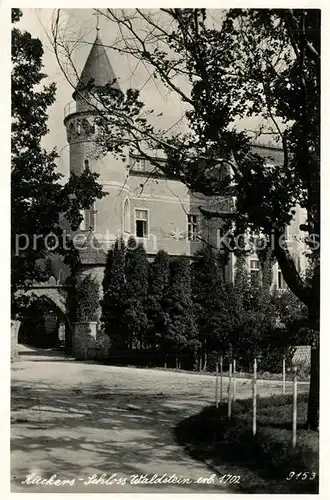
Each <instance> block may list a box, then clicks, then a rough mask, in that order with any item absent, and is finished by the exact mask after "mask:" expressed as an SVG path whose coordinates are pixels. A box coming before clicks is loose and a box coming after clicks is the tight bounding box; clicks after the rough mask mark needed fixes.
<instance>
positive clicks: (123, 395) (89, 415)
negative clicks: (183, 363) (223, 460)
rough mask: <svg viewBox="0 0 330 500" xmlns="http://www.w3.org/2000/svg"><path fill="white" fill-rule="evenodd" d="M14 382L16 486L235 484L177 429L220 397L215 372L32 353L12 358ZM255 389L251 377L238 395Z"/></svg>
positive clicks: (91, 488)
mask: <svg viewBox="0 0 330 500" xmlns="http://www.w3.org/2000/svg"><path fill="white" fill-rule="evenodd" d="M224 382H225V383H224V391H225V390H226V384H227V380H225V381H224ZM11 384H12V411H11V418H12V424H11V491H12V492H26V493H32V492H44V493H54V492H56V493H67V492H68V493H134V492H135V493H153V492H157V493H204V492H209V493H229V492H231V490H230V486H229V485H228V484H226V485H223V484H220V483H219V480H218V478H219V477H221V470H219V471H218V474H217V475H216V477H212V474H213V473H214V471H212V470H211V469H210V468H208V466H207V464H204V463H200V462H197V461H195V460H193V459H192V458H191V457H190V456H189V455H188V454H187V453H186V452H185V451H184V450H183V449H182V448H181V447H180V446H179V445H178V444H177V443H176V441H175V436H174V432H173V430H174V428H175V425H176V424H177V423H178V422H180V421H181V420H182V419H184V418H185V417H188V416H189V415H192V414H194V413H198V412H199V411H200V410H201V409H202V408H203V407H204V406H206V405H209V404H212V403H214V392H215V378H214V377H210V376H208V375H199V374H190V373H175V372H166V371H161V370H152V369H137V368H126V367H114V366H104V365H98V364H91V363H83V362H77V361H74V360H72V359H69V358H63V357H61V356H58V357H56V356H48V355H45V356H40V355H39V356H38V355H35V354H34V353H33V352H26V353H25V355H23V356H21V357H20V358H19V360H18V361H16V362H13V363H12V380H11ZM280 390H281V387H280V383H279V382H276V381H272V382H265V383H260V386H259V393H260V394H262V395H266V394H270V393H279V392H280ZM288 390H291V389H290V387H289V388H288ZM250 396H251V381H247V380H239V381H238V382H237V397H238V398H243V397H250ZM232 473H233V474H235V471H234V470H233V471H232ZM102 474H103V476H102ZM54 475H56V476H55V477H54ZM154 475H156V476H154ZM52 476H53V478H52V479H50V478H51V477H52ZM141 476H143V477H141ZM153 476H154V479H153V480H152V479H151V478H152V477H153ZM38 477H39V480H40V481H41V480H43V482H44V483H46V484H35V482H36V480H37V479H38ZM132 478H135V479H132ZM156 478H157V480H156ZM200 478H203V479H200ZM207 480H209V484H207V483H206V482H204V483H203V484H200V483H199V482H198V481H207ZM47 481H48V483H47ZM56 481H58V482H59V484H58V485H55V484H54V482H56ZM65 481H70V483H66V484H65ZM134 481H135V484H132V483H134ZM157 481H158V483H159V484H155V482H157ZM166 481H167V483H166ZM168 481H170V484H169V483H168ZM106 482H107V483H106Z"/></svg>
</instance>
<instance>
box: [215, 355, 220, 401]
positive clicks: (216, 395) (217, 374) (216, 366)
mask: <svg viewBox="0 0 330 500" xmlns="http://www.w3.org/2000/svg"><path fill="white" fill-rule="evenodd" d="M218 389H219V363H218V361H217V362H216V364H215V407H216V408H218V407H219V400H218V395H219V390H218Z"/></svg>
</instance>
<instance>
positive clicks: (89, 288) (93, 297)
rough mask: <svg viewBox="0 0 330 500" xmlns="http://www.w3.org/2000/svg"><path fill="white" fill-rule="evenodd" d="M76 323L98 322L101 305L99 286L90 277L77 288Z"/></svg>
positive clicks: (86, 277)
mask: <svg viewBox="0 0 330 500" xmlns="http://www.w3.org/2000/svg"><path fill="white" fill-rule="evenodd" d="M75 300H76V321H78V322H79V321H97V320H98V311H99V305H100V291H99V285H98V283H97V282H96V280H95V279H93V278H92V277H91V276H90V275H87V276H85V277H84V278H83V279H82V280H81V281H80V282H79V283H78V284H77V286H76V295H75Z"/></svg>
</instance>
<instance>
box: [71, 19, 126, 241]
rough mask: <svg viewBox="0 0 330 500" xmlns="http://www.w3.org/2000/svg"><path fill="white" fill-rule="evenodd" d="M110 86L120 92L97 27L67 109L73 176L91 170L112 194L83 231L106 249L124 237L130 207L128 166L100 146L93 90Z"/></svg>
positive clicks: (84, 224)
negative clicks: (126, 215) (90, 233)
mask: <svg viewBox="0 0 330 500" xmlns="http://www.w3.org/2000/svg"><path fill="white" fill-rule="evenodd" d="M106 84H110V85H112V87H113V88H115V89H117V90H120V87H119V84H118V82H117V79H116V76H115V73H114V70H113V68H112V66H111V64H110V61H109V58H108V55H107V52H106V49H105V47H104V45H103V43H102V41H101V38H100V36H99V28H98V27H97V34H96V38H95V40H94V43H93V45H92V47H91V50H90V53H89V55H88V58H87V60H86V63H85V66H84V68H83V70H82V73H81V75H80V78H79V82H78V84H77V87H76V89H75V91H74V92H73V94H72V97H73V99H74V100H73V101H72V102H70V103H69V104H67V106H66V107H65V112H64V125H65V127H66V131H67V140H68V143H69V147H70V172H74V173H75V174H76V175H81V174H82V172H83V171H84V169H86V168H89V169H90V170H91V172H95V173H97V174H99V179H98V182H99V183H100V184H102V186H103V189H104V191H105V192H107V193H108V195H107V196H106V197H104V198H103V199H102V200H96V202H95V204H94V206H93V207H91V208H90V210H86V211H85V214H84V221H83V222H82V224H81V231H87V232H91V231H92V232H93V233H94V235H95V237H96V238H97V240H98V241H99V242H100V243H101V245H103V246H104V248H105V247H108V245H109V243H112V242H113V241H114V240H115V239H116V238H117V237H118V236H119V235H120V234H122V233H123V231H124V207H127V204H128V203H129V188H128V186H127V185H126V182H125V181H126V175H127V172H126V168H125V164H124V162H123V161H122V160H120V159H116V158H114V157H113V155H112V154H111V153H108V154H106V155H104V154H102V153H101V148H100V146H99V144H98V143H97V135H98V133H99V131H98V127H97V124H96V123H95V122H96V121H97V120H96V118H97V115H98V111H97V108H98V105H99V104H98V102H97V100H96V99H95V98H93V96H92V95H91V93H90V90H89V89H90V88H91V87H96V88H100V87H104V86H105V85H106ZM126 210H127V208H126Z"/></svg>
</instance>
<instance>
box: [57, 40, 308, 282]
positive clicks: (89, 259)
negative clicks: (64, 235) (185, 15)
mask: <svg viewBox="0 0 330 500" xmlns="http://www.w3.org/2000/svg"><path fill="white" fill-rule="evenodd" d="M91 81H93V84H94V85H95V86H96V87H102V86H104V85H106V84H109V83H110V84H112V85H113V86H114V88H117V89H119V85H118V81H117V79H116V75H115V73H114V71H113V68H112V66H111V63H110V61H109V58H108V55H107V53H106V50H105V48H104V46H103V44H102V41H101V38H100V36H99V32H98V31H97V36H96V39H95V41H94V43H93V45H92V47H91V50H90V53H89V56H88V58H87V61H86V64H85V66H84V68H83V71H82V73H81V76H80V80H79V83H78V85H77V89H76V91H75V92H74V93H73V99H74V101H73V102H71V103H69V104H68V105H67V106H66V108H65V116H64V125H65V127H66V131H67V140H68V143H69V147H70V171H71V172H74V173H75V174H77V175H79V174H81V173H82V172H83V171H84V169H85V168H89V169H90V170H91V171H92V172H96V173H98V174H99V179H98V182H99V183H101V184H102V185H103V187H104V190H105V191H106V192H108V195H107V196H105V197H104V198H103V199H101V200H97V201H96V202H95V203H94V206H93V207H91V208H90V210H86V211H85V212H84V214H83V216H84V219H83V222H82V224H81V227H80V230H81V231H82V232H83V233H85V234H86V235H87V234H90V233H92V234H93V238H94V239H95V240H97V241H98V242H99V244H100V249H99V250H95V248H94V249H91V248H87V249H85V250H84V251H82V252H81V262H82V264H83V265H85V268H86V269H88V268H93V269H94V270H95V269H96V270H97V274H98V275H99V279H100V278H101V275H102V272H103V267H104V263H105V253H106V251H107V249H108V248H109V247H110V246H111V244H113V243H114V241H115V240H116V239H117V238H118V237H119V236H121V235H122V236H124V238H128V237H129V236H131V235H132V236H134V237H135V238H136V239H137V240H140V241H142V242H143V244H144V246H145V249H146V251H147V253H148V257H149V258H150V259H152V258H153V256H154V255H155V254H156V253H157V252H158V251H159V250H160V249H163V250H165V251H166V252H168V253H169V254H170V255H173V256H179V255H185V256H187V257H192V256H193V254H194V253H195V252H196V251H197V250H198V249H199V248H201V246H202V245H203V244H205V242H207V243H210V244H212V245H213V246H217V247H219V241H220V238H221V234H222V233H221V220H218V219H216V220H215V219H213V220H212V219H211V222H210V220H206V219H205V218H203V216H202V215H201V212H200V210H199V207H203V208H204V209H214V205H215V204H217V203H218V201H215V200H214V199H211V198H208V197H206V196H203V195H200V194H197V193H192V192H190V191H189V189H188V188H187V187H186V186H185V185H184V184H183V183H181V182H180V181H177V180H171V179H167V178H166V177H165V176H164V174H163V173H162V172H161V171H158V170H156V169H155V167H154V166H153V165H151V164H150V163H149V162H148V161H146V160H145V159H143V158H141V157H137V156H136V157H130V156H129V154H128V153H127V158H126V161H125V162H123V161H121V160H120V159H116V158H114V156H113V155H112V154H111V153H109V154H106V155H101V154H100V150H99V145H98V144H97V141H96V136H97V133H98V130H97V125H96V124H95V117H96V115H97V111H96V110H95V107H94V106H93V103H92V104H90V103H91V96H90V95H89V94H88V90H87V89H86V87H88V83H90V82H91ZM255 148H256V150H257V152H258V153H259V154H260V155H264V156H266V157H267V161H269V162H270V163H271V162H272V161H273V162H274V163H275V162H278V160H280V158H281V156H282V151H281V149H280V148H278V147H275V146H271V147H270V146H264V145H256V146H255ZM221 206H222V209H223V210H225V211H226V212H228V211H231V210H234V200H233V199H228V200H222V203H221ZM303 222H304V213H303V211H302V210H301V209H300V208H299V207H297V210H296V215H295V218H294V219H293V221H292V223H291V225H290V227H288V228H287V236H288V237H289V238H290V242H291V251H292V253H293V255H294V258H295V259H296V262H297V265H298V268H299V269H301V270H302V271H304V270H305V269H306V258H305V256H304V243H303V242H302V241H299V238H298V234H299V226H300V224H302V223H303ZM248 267H249V269H250V272H251V275H253V273H255V274H257V273H260V263H259V261H258V257H257V255H256V254H251V255H250V256H249V257H248ZM233 275H234V256H233V255H229V259H228V261H227V264H226V266H225V276H226V279H228V280H231V279H233ZM273 285H274V286H275V287H276V288H278V289H285V287H286V284H285V282H284V280H283V278H282V274H281V271H280V269H279V268H278V266H277V264H275V265H274V276H273Z"/></svg>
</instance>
